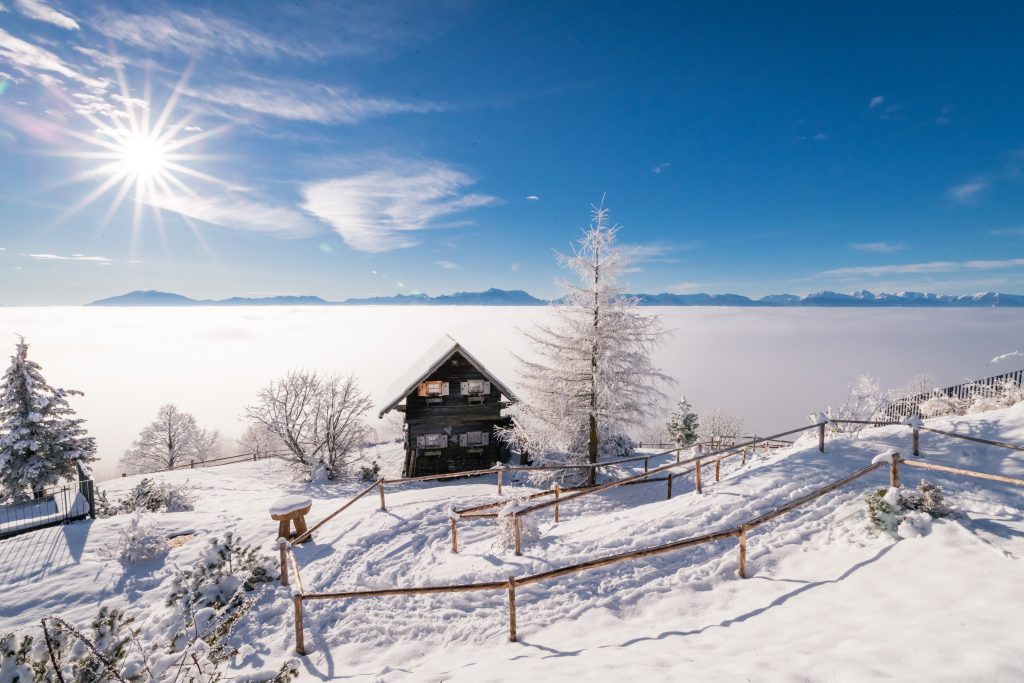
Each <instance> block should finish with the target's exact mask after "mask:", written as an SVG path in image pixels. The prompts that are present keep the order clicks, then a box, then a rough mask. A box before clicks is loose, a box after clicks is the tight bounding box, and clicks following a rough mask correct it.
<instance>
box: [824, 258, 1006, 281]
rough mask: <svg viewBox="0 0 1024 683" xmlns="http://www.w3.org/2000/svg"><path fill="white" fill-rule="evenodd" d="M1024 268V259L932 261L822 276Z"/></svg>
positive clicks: (829, 272)
mask: <svg viewBox="0 0 1024 683" xmlns="http://www.w3.org/2000/svg"><path fill="white" fill-rule="evenodd" d="M1020 266H1024V258H1018V259H1000V260H990V261H984V260H974V261H930V262H927V263H901V264H895V265H888V266H853V267H850V268H835V269H833V270H826V271H824V272H823V273H822V275H824V276H827V277H836V278H855V277H880V276H884V275H921V274H925V273H952V272H957V271H979V270H1005V269H1007V268H1018V267H1020Z"/></svg>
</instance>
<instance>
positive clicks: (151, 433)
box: [121, 403, 220, 474]
mask: <svg viewBox="0 0 1024 683" xmlns="http://www.w3.org/2000/svg"><path fill="white" fill-rule="evenodd" d="M219 444H220V435H219V434H218V433H217V432H216V431H208V430H205V429H202V428H200V427H199V426H198V425H197V424H196V418H195V417H194V416H193V415H192V414H191V413H186V412H183V411H181V410H179V409H178V407H177V406H175V405H174V404H172V403H168V404H166V405H163V406H161V407H160V410H159V411H158V412H157V416H156V419H155V420H153V421H152V422H150V423H149V424H148V425H146V426H145V427H144V428H143V430H142V431H141V432H140V433H139V436H138V438H137V439H135V441H134V442H133V443H132V445H131V447H130V448H129V449H128V450H127V451H125V453H124V455H123V456H121V467H122V469H123V470H124V471H125V472H129V473H131V474H138V473H142V472H159V471H161V470H171V469H174V468H176V467H181V466H183V465H187V464H188V463H189V462H190V461H192V460H195V461H197V462H201V461H203V460H209V459H211V458H213V457H216V454H217V453H218V451H219V448H220V445H219Z"/></svg>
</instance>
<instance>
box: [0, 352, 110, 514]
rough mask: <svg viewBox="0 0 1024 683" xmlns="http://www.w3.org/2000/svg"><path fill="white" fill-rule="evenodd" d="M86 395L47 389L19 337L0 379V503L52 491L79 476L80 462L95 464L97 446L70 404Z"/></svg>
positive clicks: (73, 391) (48, 387)
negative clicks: (64, 481)
mask: <svg viewBox="0 0 1024 683" xmlns="http://www.w3.org/2000/svg"><path fill="white" fill-rule="evenodd" d="M81 395H82V392H80V391H75V390H73V389H58V388H54V387H51V386H50V385H49V384H47V382H46V380H45V379H44V378H43V375H42V368H41V367H40V366H39V364H38V363H36V362H34V361H31V360H29V359H28V344H26V343H25V339H24V338H23V337H21V338H19V341H18V344H17V346H16V347H15V353H14V355H13V356H12V357H11V365H10V367H8V368H7V371H6V372H5V373H4V376H3V379H2V380H0V499H9V500H13V501H15V502H20V501H24V500H28V499H29V497H30V495H33V494H34V495H36V496H40V495H41V492H42V490H43V489H44V488H46V487H47V486H53V485H55V484H57V483H58V482H59V481H60V480H61V479H62V478H72V477H75V476H76V475H77V468H76V467H75V464H76V463H81V464H82V465H85V464H86V463H89V462H92V461H93V460H95V459H96V456H95V453H96V442H95V440H94V439H93V438H92V437H91V436H89V435H88V433H87V432H86V430H85V426H84V423H85V421H84V420H82V419H81V418H78V417H75V411H74V410H72V409H71V406H70V404H69V403H68V397H70V396H81Z"/></svg>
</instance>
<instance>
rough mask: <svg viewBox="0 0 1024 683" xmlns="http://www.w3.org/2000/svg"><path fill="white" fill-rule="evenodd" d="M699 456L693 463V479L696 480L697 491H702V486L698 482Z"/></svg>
mask: <svg viewBox="0 0 1024 683" xmlns="http://www.w3.org/2000/svg"><path fill="white" fill-rule="evenodd" d="M700 469H701V468H700V458H697V462H695V463H694V464H693V473H694V479H695V480H696V482H697V493H704V487H703V486H701V483H700Z"/></svg>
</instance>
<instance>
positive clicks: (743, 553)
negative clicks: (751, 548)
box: [740, 526, 747, 579]
mask: <svg viewBox="0 0 1024 683" xmlns="http://www.w3.org/2000/svg"><path fill="white" fill-rule="evenodd" d="M740 578H741V579H745V578H747V527H745V526H741V527H740Z"/></svg>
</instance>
